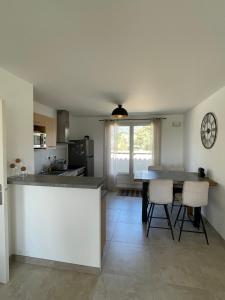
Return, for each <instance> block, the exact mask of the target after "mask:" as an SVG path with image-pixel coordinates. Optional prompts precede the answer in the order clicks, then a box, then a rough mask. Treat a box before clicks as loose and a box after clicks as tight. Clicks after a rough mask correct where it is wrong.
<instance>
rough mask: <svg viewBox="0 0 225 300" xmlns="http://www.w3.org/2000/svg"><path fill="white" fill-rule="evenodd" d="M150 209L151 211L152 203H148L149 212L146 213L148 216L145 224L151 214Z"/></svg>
mask: <svg viewBox="0 0 225 300" xmlns="http://www.w3.org/2000/svg"><path fill="white" fill-rule="evenodd" d="M151 209H152V203H150V207H149V211H148V216H147V222H148V219H149V216H150V213H151Z"/></svg>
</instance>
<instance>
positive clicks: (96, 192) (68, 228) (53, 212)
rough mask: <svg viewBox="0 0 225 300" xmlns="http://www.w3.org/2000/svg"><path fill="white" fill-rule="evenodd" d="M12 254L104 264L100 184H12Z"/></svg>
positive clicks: (94, 264)
mask: <svg viewBox="0 0 225 300" xmlns="http://www.w3.org/2000/svg"><path fill="white" fill-rule="evenodd" d="M9 193H10V196H11V206H12V207H11V209H12V212H11V213H12V218H11V222H12V225H11V226H12V233H13V234H12V249H11V252H12V254H17V255H23V256H30V257H35V258H42V259H48V260H54V261H60V262H66V263H72V264H78V265H84V266H91V267H96V268H101V213H100V212H101V188H98V189H79V188H63V187H48V186H25V185H10V187H9Z"/></svg>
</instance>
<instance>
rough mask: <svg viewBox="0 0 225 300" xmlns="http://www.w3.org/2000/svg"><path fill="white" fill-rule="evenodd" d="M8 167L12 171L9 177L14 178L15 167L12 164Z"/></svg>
mask: <svg viewBox="0 0 225 300" xmlns="http://www.w3.org/2000/svg"><path fill="white" fill-rule="evenodd" d="M9 167H10V169H11V170H12V171H11V174H10V176H16V165H15V164H14V163H11V164H10V165H9Z"/></svg>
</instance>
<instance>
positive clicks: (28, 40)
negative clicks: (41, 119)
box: [0, 0, 225, 115]
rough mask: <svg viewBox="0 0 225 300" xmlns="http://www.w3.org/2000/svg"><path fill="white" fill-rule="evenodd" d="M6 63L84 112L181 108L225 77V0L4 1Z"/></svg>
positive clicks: (48, 98) (42, 98) (51, 100)
mask: <svg viewBox="0 0 225 300" xmlns="http://www.w3.org/2000/svg"><path fill="white" fill-rule="evenodd" d="M0 66H1V67H2V68H4V69H6V70H8V71H10V72H12V73H14V74H16V75H17V76H19V77H22V78H24V79H25V80H28V81H30V82H32V83H33V84H34V92H35V100H37V101H39V102H41V103H44V104H47V105H50V106H53V107H55V108H65V109H68V110H70V111H71V112H72V113H73V114H76V115H107V114H110V113H111V111H112V109H113V108H114V106H115V104H114V103H123V104H124V106H125V107H126V108H127V110H128V112H129V113H146V112H150V113H157V112H164V113H165V112H178V111H179V112H183V111H185V110H187V109H189V108H190V107H192V106H194V105H196V104H197V103H199V102H200V101H202V100H203V99H205V98H206V97H207V96H209V95H210V94H212V93H213V92H215V91H216V90H218V89H219V88H220V87H222V86H223V85H224V84H225V1H224V0H169V1H168V0H73V1H72V0H71V1H69V0H63V1H62V0H48V1H46V0H27V1H25V0H20V1H16V0H14V1H13V0H0Z"/></svg>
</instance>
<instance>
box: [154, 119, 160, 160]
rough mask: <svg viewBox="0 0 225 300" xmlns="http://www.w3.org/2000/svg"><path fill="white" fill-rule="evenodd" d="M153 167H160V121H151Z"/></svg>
mask: <svg viewBox="0 0 225 300" xmlns="http://www.w3.org/2000/svg"><path fill="white" fill-rule="evenodd" d="M153 165H154V166H159V165H161V119H154V120H153Z"/></svg>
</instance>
